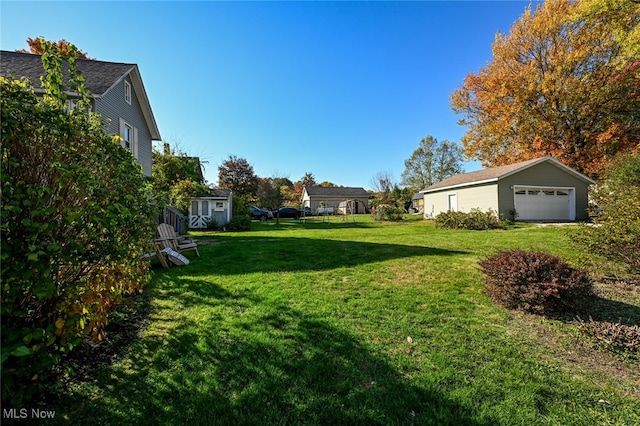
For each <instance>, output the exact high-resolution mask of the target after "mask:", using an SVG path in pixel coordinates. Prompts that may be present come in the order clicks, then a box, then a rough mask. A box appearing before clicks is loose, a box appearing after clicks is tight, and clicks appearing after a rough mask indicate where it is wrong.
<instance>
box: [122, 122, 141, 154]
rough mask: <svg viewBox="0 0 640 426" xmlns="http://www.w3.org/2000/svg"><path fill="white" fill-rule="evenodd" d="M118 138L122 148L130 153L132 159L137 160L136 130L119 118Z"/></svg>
mask: <svg viewBox="0 0 640 426" xmlns="http://www.w3.org/2000/svg"><path fill="white" fill-rule="evenodd" d="M120 137H121V138H122V147H123V148H125V149H128V150H129V151H131V153H132V154H133V156H134V157H136V158H138V129H136V128H135V127H134V126H132V125H131V124H129V123H127V122H126V121H125V120H124V119H123V118H120Z"/></svg>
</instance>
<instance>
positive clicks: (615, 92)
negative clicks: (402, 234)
mask: <svg viewBox="0 0 640 426" xmlns="http://www.w3.org/2000/svg"><path fill="white" fill-rule="evenodd" d="M585 1H589V0H577V1H575V2H572V1H570V0H547V1H545V2H544V3H543V4H540V5H539V6H538V7H537V8H536V9H535V11H534V10H533V9H531V8H528V9H527V10H526V11H525V13H524V14H523V15H522V17H521V18H520V20H518V21H517V22H516V23H515V24H514V25H513V27H512V28H511V31H510V33H509V34H498V35H497V36H496V39H495V42H494V44H493V60H492V61H491V62H490V63H489V64H488V65H487V66H486V67H484V68H482V69H480V71H479V72H478V73H475V74H469V75H468V76H467V77H466V79H465V80H464V84H463V85H462V87H460V88H459V89H457V90H456V91H455V92H453V93H452V95H451V105H452V108H453V110H454V111H455V112H456V113H458V114H462V115H463V118H462V119H461V120H460V121H459V123H460V124H462V125H465V126H467V127H468V131H467V133H466V134H465V136H464V137H463V139H462V142H463V146H464V148H465V152H466V154H467V156H468V157H470V158H475V159H479V160H481V161H482V163H483V164H484V165H502V164H506V163H510V162H515V161H519V160H527V159H531V158H537V157H541V156H545V155H553V156H555V157H557V158H558V159H559V160H561V161H562V162H563V163H564V164H566V165H568V166H570V167H573V168H575V169H576V170H578V171H580V172H582V173H584V174H586V175H588V176H590V177H592V178H597V177H598V176H599V174H600V173H601V172H602V170H604V168H605V167H606V165H607V163H608V162H609V161H610V160H611V159H612V158H613V157H614V156H615V155H616V154H618V153H625V152H634V151H637V150H638V146H639V141H640V139H639V138H640V115H639V114H638V111H640V60H637V59H635V60H629V58H628V57H627V56H626V53H625V52H628V51H629V49H622V47H621V45H620V43H619V40H620V36H619V35H618V36H617V37H616V36H615V34H614V32H615V31H619V29H620V28H622V27H623V26H624V25H623V24H620V25H614V22H618V21H619V20H620V19H623V18H622V17H621V15H619V14H614V13H612V12H611V13H609V15H607V18H608V19H609V22H610V23H611V25H600V21H594V20H584V19H578V18H576V13H575V10H577V9H575V8H578V7H579V6H580V5H581V4H582V3H583V2H585ZM633 11H634V13H636V16H637V11H638V9H637V8H636V7H634V8H633ZM603 13H604V12H603ZM621 61H623V62H624V63H623V65H622V66H621V65H620V63H621Z"/></svg>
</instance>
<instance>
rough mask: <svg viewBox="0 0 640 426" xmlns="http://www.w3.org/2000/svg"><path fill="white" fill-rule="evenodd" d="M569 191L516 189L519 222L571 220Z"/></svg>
mask: <svg viewBox="0 0 640 426" xmlns="http://www.w3.org/2000/svg"><path fill="white" fill-rule="evenodd" d="M571 191H572V190H571V189H556V188H526V189H525V188H516V192H515V205H516V211H517V212H518V219H520V220H571V219H572V218H571V211H572V209H571V200H572V198H573V197H572V196H571V195H572V194H571Z"/></svg>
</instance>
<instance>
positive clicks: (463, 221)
mask: <svg viewBox="0 0 640 426" xmlns="http://www.w3.org/2000/svg"><path fill="white" fill-rule="evenodd" d="M435 220H436V227H437V228H445V229H471V230H485V229H498V228H502V227H503V225H502V222H501V221H500V218H499V217H498V215H497V214H496V212H494V211H493V210H491V209H489V210H488V211H486V212H483V211H482V210H480V209H477V208H476V209H471V211H470V212H469V213H464V212H456V211H447V212H443V213H440V214H438V215H437V216H436V218H435Z"/></svg>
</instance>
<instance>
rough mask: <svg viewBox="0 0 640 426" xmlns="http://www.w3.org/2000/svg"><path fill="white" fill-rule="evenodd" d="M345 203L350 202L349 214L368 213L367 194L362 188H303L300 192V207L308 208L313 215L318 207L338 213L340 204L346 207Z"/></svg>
mask: <svg viewBox="0 0 640 426" xmlns="http://www.w3.org/2000/svg"><path fill="white" fill-rule="evenodd" d="M346 201H351V202H350V203H348V205H349V206H350V207H349V210H350V211H349V213H367V212H368V211H369V193H368V192H367V191H365V190H364V188H351V187H344V186H327V187H325V186H305V187H304V188H303V190H302V207H309V208H310V209H311V211H312V212H314V213H316V212H317V211H318V208H319V207H333V211H336V212H338V211H339V208H340V205H341V203H343V204H342V205H343V207H345V206H346V205H347V203H345V202H346ZM345 208H346V207H345Z"/></svg>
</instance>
